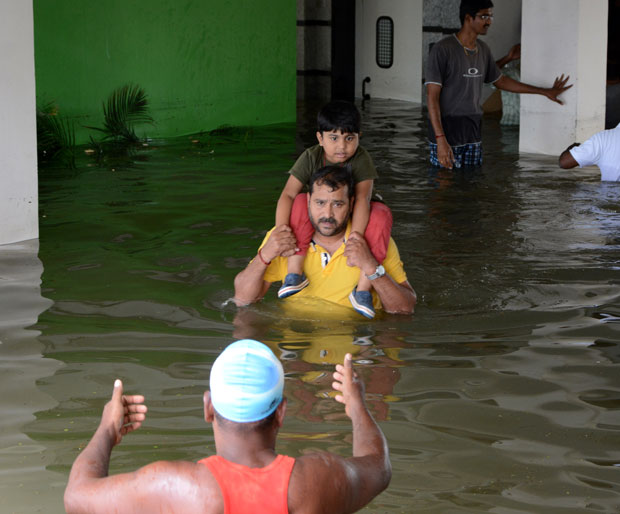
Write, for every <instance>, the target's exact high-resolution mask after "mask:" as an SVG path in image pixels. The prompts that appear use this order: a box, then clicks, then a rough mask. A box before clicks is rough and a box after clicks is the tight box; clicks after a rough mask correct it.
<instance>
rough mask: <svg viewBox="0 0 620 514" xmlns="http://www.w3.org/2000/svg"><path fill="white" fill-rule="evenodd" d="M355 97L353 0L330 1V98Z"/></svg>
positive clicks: (349, 98) (344, 98)
mask: <svg viewBox="0 0 620 514" xmlns="http://www.w3.org/2000/svg"><path fill="white" fill-rule="evenodd" d="M354 97H355V0H335V1H333V2H332V99H333V100H348V101H350V102H352V101H353V99H354Z"/></svg>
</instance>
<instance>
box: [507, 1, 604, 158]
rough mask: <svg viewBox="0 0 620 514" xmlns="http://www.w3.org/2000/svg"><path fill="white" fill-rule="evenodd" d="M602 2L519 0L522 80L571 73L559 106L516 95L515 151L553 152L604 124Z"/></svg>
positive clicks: (546, 80)
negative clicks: (518, 100)
mask: <svg viewBox="0 0 620 514" xmlns="http://www.w3.org/2000/svg"><path fill="white" fill-rule="evenodd" d="M607 5H608V4H607V0H545V1H544V2H541V1H539V0H523V22H522V23H523V33H522V46H521V80H522V81H523V82H526V83H529V84H534V85H537V86H543V87H550V86H551V85H552V84H553V80H554V78H555V77H556V76H559V75H561V74H562V73H564V74H568V75H570V77H571V78H570V81H569V82H570V83H573V87H572V89H569V90H568V91H567V92H566V93H564V94H563V96H562V97H561V99H562V100H563V101H564V105H559V104H556V103H554V102H551V101H549V100H548V99H547V98H546V97H543V96H540V95H521V130H520V133H519V150H520V151H522V152H531V153H542V154H551V155H557V154H559V153H560V152H562V151H563V150H564V149H565V148H566V147H567V146H568V145H569V144H571V143H572V142H574V141H583V140H584V139H586V138H588V137H589V136H591V135H592V134H594V133H595V132H598V131H600V130H603V128H604V125H605V77H606V55H607Z"/></svg>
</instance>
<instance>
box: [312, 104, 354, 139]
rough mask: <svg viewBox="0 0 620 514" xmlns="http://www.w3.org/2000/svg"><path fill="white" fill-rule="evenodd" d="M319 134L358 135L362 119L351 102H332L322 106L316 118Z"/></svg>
mask: <svg viewBox="0 0 620 514" xmlns="http://www.w3.org/2000/svg"><path fill="white" fill-rule="evenodd" d="M316 124H317V128H318V131H319V132H338V131H340V132H342V133H346V132H350V133H356V134H359V133H360V127H361V125H362V117H361V116H360V112H359V111H358V110H357V107H355V105H353V104H352V103H351V102H346V101H344V100H334V101H333V102H329V103H328V104H326V105H324V106H323V108H322V109H321V110H320V111H319V114H317V117H316Z"/></svg>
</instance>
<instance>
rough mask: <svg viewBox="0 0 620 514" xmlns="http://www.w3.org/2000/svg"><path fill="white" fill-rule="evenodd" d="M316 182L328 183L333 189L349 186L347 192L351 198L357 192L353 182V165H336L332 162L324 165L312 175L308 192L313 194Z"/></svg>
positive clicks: (319, 183)
mask: <svg viewBox="0 0 620 514" xmlns="http://www.w3.org/2000/svg"><path fill="white" fill-rule="evenodd" d="M314 184H318V185H323V184H324V185H326V186H327V187H330V188H331V189H332V191H336V190H337V189H340V188H341V187H342V186H347V193H348V195H349V199H351V198H353V193H355V186H354V184H353V172H352V171H351V165H350V164H347V165H345V166H336V165H333V164H330V165H329V166H323V167H322V168H319V169H318V170H316V171H315V172H314V173H313V174H312V176H311V177H310V182H309V184H308V192H309V194H312V191H313V189H314Z"/></svg>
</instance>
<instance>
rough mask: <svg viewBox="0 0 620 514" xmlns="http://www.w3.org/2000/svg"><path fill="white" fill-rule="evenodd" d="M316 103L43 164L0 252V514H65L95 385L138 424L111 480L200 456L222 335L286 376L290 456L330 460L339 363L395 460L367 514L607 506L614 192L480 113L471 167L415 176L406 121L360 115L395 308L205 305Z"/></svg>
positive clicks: (618, 495)
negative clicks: (347, 369) (27, 217)
mask: <svg viewBox="0 0 620 514" xmlns="http://www.w3.org/2000/svg"><path fill="white" fill-rule="evenodd" d="M314 111H315V106H307V107H301V108H300V115H301V121H300V123H299V124H298V127H295V126H293V125H285V126H277V127H268V128H260V129H251V130H247V131H246V130H231V131H228V132H226V131H225V132H224V133H221V134H219V135H210V136H209V135H201V136H196V137H192V138H180V139H178V140H174V141H154V142H151V143H150V144H149V146H146V147H143V148H140V149H137V150H135V151H134V152H132V154H130V155H119V156H116V157H110V156H108V157H106V158H100V159H97V158H95V157H94V156H88V155H80V156H79V158H78V159H77V168H76V169H74V170H70V169H62V168H46V169H43V170H41V173H40V213H41V233H40V240H39V242H38V244H37V242H28V243H24V244H19V245H9V246H5V247H1V248H0V341H1V344H0V367H1V369H2V372H1V374H0V384H1V387H2V395H1V396H0V412H2V422H1V425H0V426H1V427H2V428H1V430H0V512H3V513H5V512H6V513H12V512H15V513H31V512H44V513H58V512H62V511H63V509H62V494H63V490H64V486H65V484H66V480H67V476H68V473H69V469H70V466H71V463H72V462H73V460H74V458H75V457H76V455H77V454H78V451H79V449H80V448H82V447H83V446H84V444H85V443H86V442H87V441H88V439H89V437H90V435H91V434H92V433H93V432H94V430H95V428H96V426H97V423H98V419H99V414H100V411H101V408H102V407H103V404H104V402H105V401H106V399H107V398H108V397H109V395H110V393H111V390H112V383H113V380H114V379H115V378H117V377H119V378H122V379H123V381H124V383H125V386H126V389H127V390H128V391H130V392H139V393H143V394H144V395H145V396H146V398H147V404H148V406H149V415H148V419H147V421H146V423H145V424H144V426H143V428H142V429H140V430H139V431H138V432H136V433H134V434H131V435H130V436H128V437H127V438H126V439H125V440H124V441H123V443H122V444H121V445H120V446H119V447H117V448H116V449H115V451H114V453H113V457H112V464H111V472H113V473H114V472H119V471H128V470H132V469H135V468H136V467H138V466H140V465H143V464H145V463H147V462H150V461H152V460H155V459H189V460H197V459H199V458H201V457H203V456H205V455H207V454H210V453H212V452H213V451H214V445H213V438H212V433H211V430H210V428H209V427H208V426H207V425H205V423H204V421H203V418H202V404H201V396H202V391H203V390H204V389H205V388H206V387H207V379H208V373H209V368H210V366H211V364H212V362H213V360H214V359H215V357H216V356H217V354H218V352H219V351H221V349H222V348H224V347H225V346H226V345H227V344H228V343H230V342H231V341H233V340H234V339H238V338H242V337H253V338H257V339H260V340H261V341H264V342H265V343H266V344H268V345H269V346H270V347H271V348H272V349H273V350H274V351H275V352H276V353H277V355H279V356H280V358H281V359H282V361H283V363H284V367H285V371H286V376H287V379H286V394H287V396H288V399H289V410H288V416H287V419H286V423H285V426H284V428H283V431H282V433H281V437H280V439H279V446H278V449H279V451H280V452H282V453H287V454H290V455H293V456H297V455H301V454H304V453H306V452H309V451H313V450H328V451H333V452H338V453H341V454H343V455H349V454H350V451H351V436H350V424H349V423H348V421H347V419H346V418H345V417H344V415H343V409H342V406H341V405H340V404H337V403H336V402H335V401H334V400H333V399H332V398H331V397H330V396H329V394H330V390H331V389H330V383H331V378H330V374H331V372H332V370H333V365H334V363H336V362H339V361H341V359H342V357H343V355H344V354H345V353H346V352H353V354H354V359H355V361H356V362H357V365H358V366H359V369H360V370H361V373H362V375H363V377H364V378H365V380H366V383H367V393H368V403H369V405H370V408H371V410H372V412H373V414H374V415H375V417H376V418H377V419H378V420H379V421H380V423H381V426H382V428H383V430H384V432H385V434H386V436H387V438H388V441H389V445H390V450H391V457H392V464H393V468H394V475H393V479H392V482H391V484H390V487H389V489H388V490H387V491H386V492H384V493H383V494H381V495H380V496H379V497H378V498H377V499H376V500H375V501H374V502H373V503H372V504H371V505H370V506H369V507H367V508H366V509H365V512H377V513H410V512H421V513H442V514H443V513H479V512H493V513H524V512H528V513H529V512H534V513H555V512H558V513H559V512H561V513H572V512H575V513H577V512H596V513H600V512H616V513H617V512H620V366H619V362H620V333H619V328H620V201H619V199H620V184H615V183H601V182H600V181H599V174H598V171H597V170H596V169H586V170H580V169H576V170H570V171H564V170H561V169H559V168H558V167H557V165H556V161H555V159H554V158H551V157H541V156H531V155H519V154H518V153H517V140H518V129H515V128H505V127H500V126H499V124H498V123H497V120H494V119H489V120H486V121H485V123H486V124H485V156H486V161H485V164H484V166H483V168H482V169H480V170H475V171H471V170H470V171H462V170H458V171H455V172H449V171H437V170H432V169H429V168H428V166H427V164H426V144H425V142H424V140H425V138H424V136H425V125H424V119H423V114H422V111H421V109H420V107H419V106H417V105H413V104H407V103H404V102H396V101H378V100H372V101H371V102H369V103H368V104H367V105H366V110H365V111H364V133H363V136H362V144H363V145H364V146H365V147H366V148H367V149H368V150H369V151H370V153H371V155H372V156H373V158H374V159H375V162H376V164H377V167H378V169H379V173H380V176H381V179H380V181H379V182H378V184H377V189H378V191H379V192H380V193H381V195H382V196H383V198H384V199H385V201H386V202H387V203H388V204H389V205H390V206H391V207H392V209H393V212H394V220H395V221H394V228H393V236H394V238H395V240H396V242H397V244H398V246H399V249H400V252H401V256H402V258H403V261H404V262H405V268H406V271H407V273H408V276H409V281H410V282H411V283H412V284H413V286H414V288H415V289H416V291H417V292H418V297H419V303H418V307H417V309H416V313H415V314H414V315H413V316H394V315H385V314H384V315H381V316H378V318H377V319H375V320H373V321H368V320H365V319H363V318H361V317H358V316H357V315H355V314H354V313H351V312H349V311H348V310H346V309H329V308H327V307H326V306H325V305H324V304H320V303H318V304H303V305H300V303H299V302H288V303H287V302H282V301H278V300H277V299H276V298H275V294H274V291H272V292H271V293H270V295H269V296H268V298H267V299H266V300H265V301H263V302H262V303H260V304H258V305H255V306H252V307H250V308H248V309H242V310H237V309H236V308H234V307H233V306H231V305H226V306H222V304H223V302H225V301H226V299H228V298H229V297H230V296H232V291H233V290H232V283H233V278H234V276H235V274H236V273H237V272H239V271H240V270H241V269H242V268H243V267H244V266H245V264H246V263H247V262H248V259H249V258H250V257H252V256H253V255H254V254H255V251H256V248H257V246H258V244H259V242H260V241H261V238H262V236H263V234H264V231H265V230H266V229H268V228H269V227H270V226H271V224H272V222H273V218H274V209H275V202H276V199H277V197H278V194H279V191H280V189H281V187H282V185H283V184H284V181H285V179H286V174H285V172H286V170H287V169H288V167H289V166H290V165H291V164H292V162H293V160H294V158H295V157H296V155H298V154H299V153H300V152H301V150H302V149H303V147H304V145H306V144H310V143H311V142H312V138H313V127H312V121H307V120H308V119H311V118H312V117H313V114H314ZM308 113H312V116H311V115H309V114H308ZM304 120H305V121H304Z"/></svg>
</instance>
